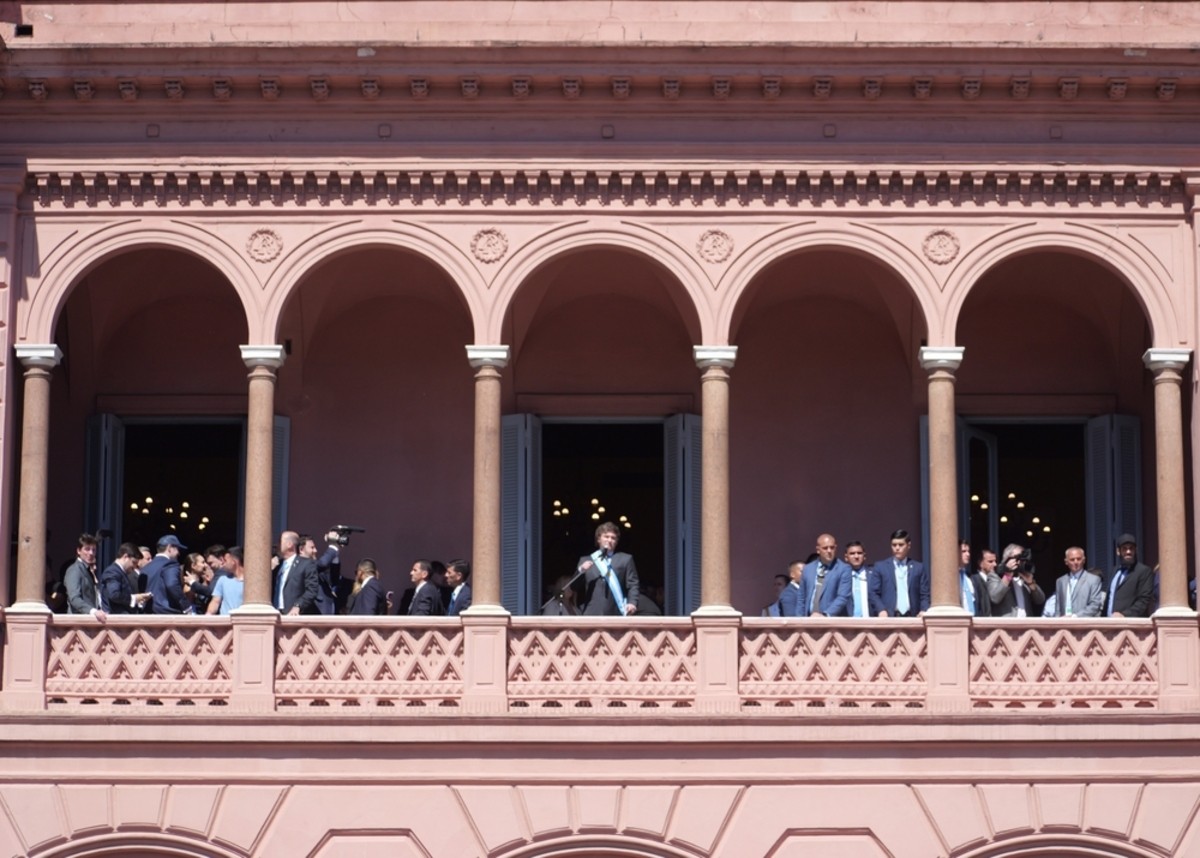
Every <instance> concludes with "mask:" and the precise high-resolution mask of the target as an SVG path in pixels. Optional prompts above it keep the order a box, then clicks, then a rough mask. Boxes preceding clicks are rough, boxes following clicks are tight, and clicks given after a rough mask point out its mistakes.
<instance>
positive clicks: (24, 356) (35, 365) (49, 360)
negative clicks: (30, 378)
mask: <svg viewBox="0 0 1200 858" xmlns="http://www.w3.org/2000/svg"><path fill="white" fill-rule="evenodd" d="M13 350H14V351H15V352H16V353H17V360H19V361H20V362H21V364H22V365H23V366H24V367H25V368H26V369H54V368H55V367H56V366H58V365H59V364H60V363H62V356H63V353H62V349H60V348H59V347H58V346H56V345H55V344H54V343H44V344H35V343H17V344H16V345H15V346H13Z"/></svg>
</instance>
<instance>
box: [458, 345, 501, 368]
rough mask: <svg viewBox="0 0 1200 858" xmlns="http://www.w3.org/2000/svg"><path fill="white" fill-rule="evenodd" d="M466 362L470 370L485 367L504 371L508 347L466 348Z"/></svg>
mask: <svg viewBox="0 0 1200 858" xmlns="http://www.w3.org/2000/svg"><path fill="white" fill-rule="evenodd" d="M467 360H468V361H469V362H470V364H471V368H472V369H479V368H480V367H485V366H494V367H496V368H497V369H504V367H506V366H508V346H467Z"/></svg>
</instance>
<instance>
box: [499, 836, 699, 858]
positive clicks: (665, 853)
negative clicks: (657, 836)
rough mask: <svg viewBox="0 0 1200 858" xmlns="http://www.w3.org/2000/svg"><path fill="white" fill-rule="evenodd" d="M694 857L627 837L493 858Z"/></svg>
mask: <svg viewBox="0 0 1200 858" xmlns="http://www.w3.org/2000/svg"><path fill="white" fill-rule="evenodd" d="M696 854H697V853H696V852H695V851H693V850H684V849H678V848H675V847H673V846H669V845H667V844H664V843H659V842H655V841H650V840H644V839H641V838H637V837H633V836H630V835H625V836H620V835H616V834H602V835H584V834H579V835H573V836H570V837H561V838H555V839H552V840H546V841H541V842H538V843H534V844H529V845H524V846H518V847H516V848H514V849H511V850H506V851H504V852H502V853H500V855H499V856H497V858H695V856H696Z"/></svg>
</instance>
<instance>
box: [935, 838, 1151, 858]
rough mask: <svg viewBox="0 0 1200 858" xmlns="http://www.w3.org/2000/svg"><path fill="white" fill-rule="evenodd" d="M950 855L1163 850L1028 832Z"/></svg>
mask: <svg viewBox="0 0 1200 858" xmlns="http://www.w3.org/2000/svg"><path fill="white" fill-rule="evenodd" d="M950 858H1162V853H1160V852H1152V851H1150V850H1148V849H1142V848H1139V847H1137V846H1133V845H1131V844H1129V843H1127V842H1125V841H1123V840H1114V839H1112V838H1109V837H1102V836H1100V835H1094V834H1053V835H1036V834H1030V835H1022V836H1020V837H1008V838H1002V839H1000V840H994V841H992V842H991V843H989V844H987V845H986V846H975V847H972V848H970V849H963V850H955V851H953V852H951V853H950Z"/></svg>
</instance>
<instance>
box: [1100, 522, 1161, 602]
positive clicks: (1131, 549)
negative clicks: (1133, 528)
mask: <svg viewBox="0 0 1200 858" xmlns="http://www.w3.org/2000/svg"><path fill="white" fill-rule="evenodd" d="M1104 592H1105V595H1106V599H1105V605H1104V615H1105V616H1107V617H1118V618H1119V617H1148V616H1150V605H1151V603H1152V602H1153V601H1154V572H1153V571H1152V570H1151V569H1150V567H1149V566H1147V565H1146V564H1145V563H1139V562H1138V556H1137V539H1136V538H1135V537H1134V535H1133V534H1132V533H1122V534H1121V535H1120V536H1118V537H1117V568H1116V569H1114V570H1113V571H1112V572H1111V573H1110V574H1109V575H1108V576H1107V577H1106V578H1105V579H1104Z"/></svg>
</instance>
